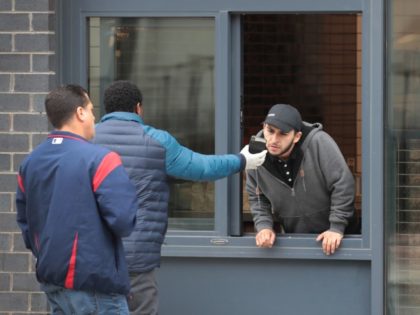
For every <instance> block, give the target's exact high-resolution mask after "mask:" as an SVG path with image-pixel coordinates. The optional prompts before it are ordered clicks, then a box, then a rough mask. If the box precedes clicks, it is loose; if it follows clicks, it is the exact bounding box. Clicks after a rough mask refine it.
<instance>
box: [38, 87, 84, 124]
mask: <svg viewBox="0 0 420 315" xmlns="http://www.w3.org/2000/svg"><path fill="white" fill-rule="evenodd" d="M88 102H89V97H88V96H87V91H86V90H85V89H84V88H82V87H81V86H79V85H75V84H68V85H63V86H59V87H57V88H55V89H54V90H52V91H51V92H50V93H48V95H47V97H46V99H45V111H46V112H47V116H48V120H49V121H50V123H51V124H52V125H53V126H54V128H61V127H62V126H63V125H64V124H65V123H66V122H67V121H69V120H70V118H71V117H72V115H73V114H74V113H75V112H76V109H77V108H78V107H79V106H82V107H86V106H87V104H88Z"/></svg>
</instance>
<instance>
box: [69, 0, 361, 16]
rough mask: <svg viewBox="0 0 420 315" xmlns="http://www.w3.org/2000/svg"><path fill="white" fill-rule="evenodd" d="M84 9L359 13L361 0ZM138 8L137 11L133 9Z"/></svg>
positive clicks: (222, 0)
mask: <svg viewBox="0 0 420 315" xmlns="http://www.w3.org/2000/svg"><path fill="white" fill-rule="evenodd" d="M72 2H75V3H76V2H79V3H80V4H78V5H79V6H81V7H82V9H83V11H92V12H94V11H98V10H99V9H100V10H101V11H108V12H112V14H113V15H117V14H120V13H121V12H131V14H132V15H137V14H138V13H144V12H148V11H149V12H178V11H183V12H194V13H195V12H198V11H200V12H206V11H213V12H214V11H216V12H219V11H229V12H274V11H278V12H360V11H362V9H363V0H317V1H314V0H299V1H290V0H282V1H279V0H259V1H255V0H240V1H237V0H236V1H235V0H230V1H228V0H213V1H200V2H199V3H198V2H197V1H194V0H177V1H156V0H155V1H149V0H125V1H121V2H116V1H115V0H89V1H80V0H77V1H75V0H72ZM136 9H137V11H136Z"/></svg>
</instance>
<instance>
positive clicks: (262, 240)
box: [255, 229, 276, 248]
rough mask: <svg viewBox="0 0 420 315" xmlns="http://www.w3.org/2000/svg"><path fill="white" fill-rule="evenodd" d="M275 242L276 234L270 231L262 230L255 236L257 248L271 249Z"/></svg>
mask: <svg viewBox="0 0 420 315" xmlns="http://www.w3.org/2000/svg"><path fill="white" fill-rule="evenodd" d="M275 240H276V233H274V231H273V230H272V229H263V230H261V231H259V232H258V233H257V235H256V236H255V242H256V244H257V246H258V247H265V248H271V247H273V244H274V242H275Z"/></svg>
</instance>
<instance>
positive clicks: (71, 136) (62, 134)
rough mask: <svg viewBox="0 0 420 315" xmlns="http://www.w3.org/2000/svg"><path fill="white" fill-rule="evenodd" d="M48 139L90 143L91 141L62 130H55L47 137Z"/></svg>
mask: <svg viewBox="0 0 420 315" xmlns="http://www.w3.org/2000/svg"><path fill="white" fill-rule="evenodd" d="M47 138H67V139H73V140H82V141H86V142H89V140H87V139H85V138H83V137H82V136H80V135H78V134H75V133H72V132H69V131H61V130H53V131H51V132H50V134H49V135H48V136H47Z"/></svg>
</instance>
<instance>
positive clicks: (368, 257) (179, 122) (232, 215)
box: [0, 0, 420, 315]
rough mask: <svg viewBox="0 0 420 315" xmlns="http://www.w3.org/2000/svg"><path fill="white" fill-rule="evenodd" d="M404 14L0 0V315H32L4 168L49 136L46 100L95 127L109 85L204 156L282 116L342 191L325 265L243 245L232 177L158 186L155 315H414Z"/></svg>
mask: <svg viewBox="0 0 420 315" xmlns="http://www.w3.org/2000/svg"><path fill="white" fill-rule="evenodd" d="M417 2H418V1H415V0H389V1H385V0H347V1H336V0H320V1H316V2H314V1H309V0H302V1H287V0H284V1H274V0H264V1H259V2H254V1H251V0H242V1H237V0H226V1H221V0H220V1H219V0H215V1H212V2H208V1H196V2H194V3H191V2H189V1H187V0H176V1H171V2H168V1H166V0H155V1H153V2H149V1H134V0H126V1H111V0H84V1H83V0H72V1H58V0H57V1H55V0H0V315H6V314H7V315H11V314H46V313H48V307H47V301H46V299H45V296H44V294H43V293H42V292H40V290H39V286H38V283H37V281H36V278H35V275H34V268H35V261H34V259H33V258H32V255H31V254H30V253H29V252H28V251H27V250H26V249H25V248H24V245H23V242H22V239H21V235H20V231H19V230H18V227H17V225H16V223H15V216H16V214H15V205H14V197H15V189H16V172H17V169H18V167H19V163H20V162H21V161H22V159H23V158H24V157H25V156H26V155H27V154H28V153H29V152H30V151H31V150H32V149H33V148H34V147H36V145H37V144H38V143H39V142H40V141H42V140H43V139H44V138H45V136H46V134H47V133H48V131H49V130H50V129H51V128H50V126H49V125H48V122H47V119H46V115H45V110H44V107H43V101H44V97H45V95H46V93H47V92H48V91H49V90H50V89H51V88H53V87H55V86H56V85H57V84H62V83H77V84H81V85H82V86H84V87H86V88H87V89H88V90H89V93H90V95H91V97H92V100H93V103H94V105H95V111H96V112H95V115H96V117H97V119H99V118H100V117H101V116H102V115H103V113H104V110H103V106H102V99H101V97H102V94H103V90H104V88H105V87H106V86H107V84H109V83H110V82H112V81H113V80H115V79H129V80H132V81H134V82H136V83H137V84H138V85H139V86H140V88H141V89H142V92H143V94H144V103H145V104H144V106H145V110H146V116H145V119H146V121H147V122H148V123H149V124H151V125H154V126H157V127H159V128H162V129H166V130H169V131H170V132H171V133H173V134H174V135H175V136H176V137H177V138H178V140H179V141H180V142H181V143H182V144H184V145H186V146H188V147H191V148H193V149H194V150H197V151H199V152H202V153H209V154H211V153H226V152H238V151H239V149H240V147H241V146H242V145H243V144H245V143H247V142H248V141H249V138H250V136H251V135H253V134H255V133H256V132H257V131H258V130H259V128H260V122H261V121H262V120H263V117H264V115H265V113H266V112H267V110H268V108H269V107H270V106H271V105H273V104H275V103H278V102H283V103H291V104H293V105H295V106H296V107H298V108H299V110H300V111H301V112H302V116H303V118H304V119H305V120H307V121H311V122H314V121H317V122H321V123H322V124H323V126H324V128H325V130H327V132H328V133H330V134H331V135H332V136H333V138H334V139H335V140H336V141H337V143H338V144H339V146H340V149H341V150H342V152H343V155H344V156H345V158H346V161H347V164H348V165H349V167H350V169H351V170H352V172H353V174H354V177H355V180H356V190H357V191H356V210H357V214H358V216H359V218H360V219H361V223H362V224H361V226H362V227H361V231H360V234H356V235H349V236H346V237H345V239H344V241H343V244H342V247H341V248H340V250H339V251H338V252H337V253H336V254H335V255H333V256H330V257H326V256H324V255H323V254H322V252H321V249H320V247H319V244H317V243H316V242H315V241H314V238H315V235H293V234H289V235H282V234H279V235H278V238H277V241H276V246H275V247H274V248H273V249H271V250H262V249H259V248H256V247H255V245H254V236H255V233H254V231H253V225H252V219H251V218H250V213H249V207H248V204H247V196H246V193H245V192H244V191H243V177H242V176H241V175H235V176H232V177H231V178H229V179H224V180H220V181H217V182H215V183H193V182H188V181H180V180H173V181H172V182H171V200H170V222H169V230H168V235H167V238H166V241H165V244H164V247H163V261H162V267H161V269H160V271H159V286H160V294H161V313H162V314H255V313H257V312H258V313H260V312H264V311H271V312H273V313H279V312H281V313H282V314H290V315H296V314H308V313H315V314H321V313H323V314H337V313H339V314H418V312H419V311H420V290H419V288H420V277H419V265H420V255H419V254H418V253H417V251H418V248H419V246H420V245H419V244H420V243H419V239H420V238H419V236H418V232H417V231H418V230H419V229H418V227H419V225H418V222H419V220H418V218H419V215H418V213H417V212H418V211H419V205H420V203H419V201H418V200H419V198H420V197H419V196H420V191H419V190H418V188H419V186H418V183H419V179H418V178H419V176H420V175H419V174H420V166H419V162H420V154H419V152H420V151H419V150H420V141H419V140H418V138H419V133H418V127H417V125H418V124H419V123H420V117H419V114H418V112H419V111H418V110H417V107H418V105H417V104H418V102H417V101H418V92H417V83H418V80H417V78H418V73H419V70H418V68H419V67H420V62H418V61H420V59H418V52H420V36H419V32H418V27H417V24H418V23H417V17H418V15H419V14H420V4H417ZM267 288H268V289H267ZM355 301H357V303H355Z"/></svg>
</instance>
